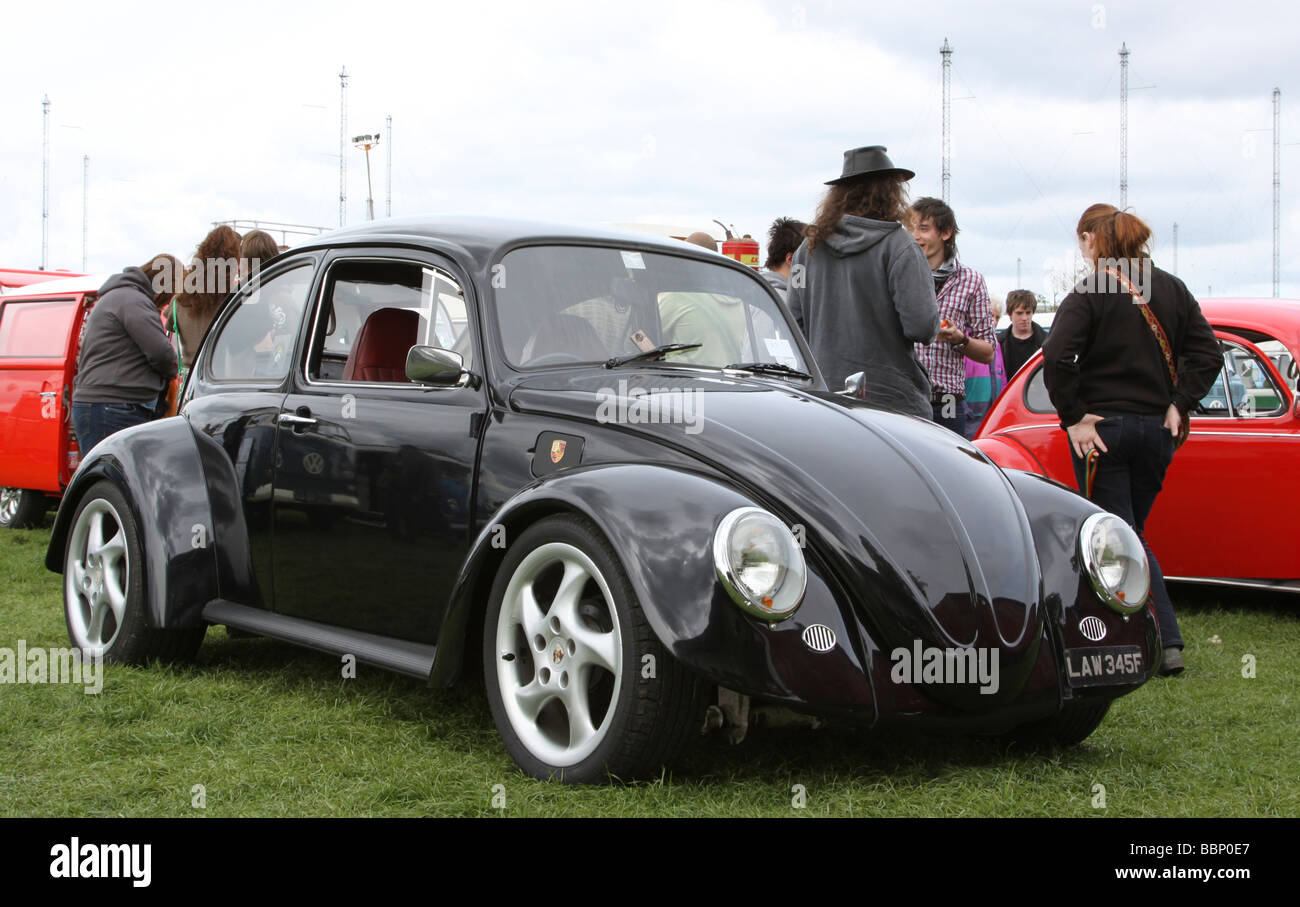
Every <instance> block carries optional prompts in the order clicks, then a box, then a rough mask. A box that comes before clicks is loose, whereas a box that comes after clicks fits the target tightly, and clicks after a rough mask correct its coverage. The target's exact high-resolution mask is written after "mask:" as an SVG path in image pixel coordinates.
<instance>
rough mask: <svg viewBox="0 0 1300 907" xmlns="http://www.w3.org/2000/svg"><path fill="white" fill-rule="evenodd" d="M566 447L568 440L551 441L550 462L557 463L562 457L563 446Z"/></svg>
mask: <svg viewBox="0 0 1300 907" xmlns="http://www.w3.org/2000/svg"><path fill="white" fill-rule="evenodd" d="M566 447H568V442H566V441H562V440H557V441H552V442H551V462H552V463H558V462H560V461H561V460H563V459H564V448H566Z"/></svg>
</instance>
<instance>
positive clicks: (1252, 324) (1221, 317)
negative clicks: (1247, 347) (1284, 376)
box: [1200, 297, 1300, 347]
mask: <svg viewBox="0 0 1300 907" xmlns="http://www.w3.org/2000/svg"><path fill="white" fill-rule="evenodd" d="M1200 304H1201V313H1202V314H1203V315H1205V319H1206V320H1207V321H1209V322H1210V324H1212V325H1214V326H1215V327H1217V328H1222V329H1225V330H1231V329H1232V328H1234V327H1236V328H1241V329H1245V330H1247V331H1256V332H1259V333H1262V334H1268V335H1270V336H1273V337H1277V338H1278V339H1279V340H1282V341H1283V342H1285V343H1286V344H1287V345H1288V346H1291V347H1297V346H1300V299H1274V298H1254V299H1249V298H1244V297H1220V298H1215V299H1202V300H1200ZM1248 339H1249V338H1248Z"/></svg>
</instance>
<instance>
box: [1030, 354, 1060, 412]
mask: <svg viewBox="0 0 1300 907" xmlns="http://www.w3.org/2000/svg"><path fill="white" fill-rule="evenodd" d="M1025 409H1027V410H1029V411H1030V412H1031V413H1055V412H1056V407H1055V406H1053V405H1052V398H1051V397H1049V396H1048V395H1047V382H1046V381H1045V380H1044V378H1043V367H1042V366H1041V365H1040V366H1039V367H1038V368H1036V369H1034V373H1033V374H1032V375H1030V376H1029V381H1028V382H1026V384H1025Z"/></svg>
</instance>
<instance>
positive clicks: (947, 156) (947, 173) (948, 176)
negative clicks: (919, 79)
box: [939, 38, 952, 204]
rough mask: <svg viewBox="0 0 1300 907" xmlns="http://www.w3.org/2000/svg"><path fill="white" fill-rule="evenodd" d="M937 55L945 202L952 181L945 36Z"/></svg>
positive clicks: (949, 77)
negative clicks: (940, 77)
mask: <svg viewBox="0 0 1300 907" xmlns="http://www.w3.org/2000/svg"><path fill="white" fill-rule="evenodd" d="M939 55H940V56H942V57H943V189H942V191H941V193H940V196H941V197H942V198H943V201H944V203H945V204H947V203H948V195H949V186H950V184H951V183H952V47H951V46H949V44H948V39H947V38H944V39H943V47H941V48H939Z"/></svg>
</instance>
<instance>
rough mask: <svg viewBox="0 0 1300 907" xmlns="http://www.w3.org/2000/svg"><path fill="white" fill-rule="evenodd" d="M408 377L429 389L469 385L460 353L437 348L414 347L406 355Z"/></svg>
mask: <svg viewBox="0 0 1300 907" xmlns="http://www.w3.org/2000/svg"><path fill="white" fill-rule="evenodd" d="M406 377H407V378H408V379H409V380H411V381H414V382H415V383H416V384H424V385H428V386H429V387H461V386H463V385H465V384H467V383H469V377H470V374H469V372H467V371H465V360H464V359H462V358H461V355H460V353H453V352H452V351H451V350H444V349H440V348H439V347H436V346H413V347H411V351H410V352H409V353H407V354H406Z"/></svg>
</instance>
